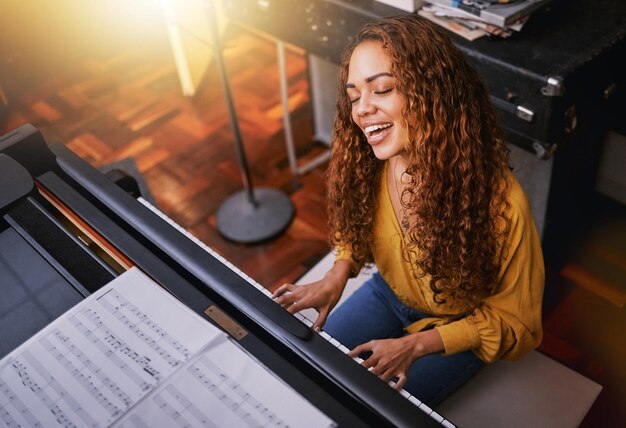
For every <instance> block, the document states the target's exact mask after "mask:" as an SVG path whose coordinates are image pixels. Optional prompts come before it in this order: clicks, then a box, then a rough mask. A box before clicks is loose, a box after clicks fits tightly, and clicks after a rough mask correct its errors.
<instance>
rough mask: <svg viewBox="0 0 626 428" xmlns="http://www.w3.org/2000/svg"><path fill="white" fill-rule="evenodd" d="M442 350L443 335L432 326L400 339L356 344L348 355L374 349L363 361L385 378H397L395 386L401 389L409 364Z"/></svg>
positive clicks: (368, 351)
mask: <svg viewBox="0 0 626 428" xmlns="http://www.w3.org/2000/svg"><path fill="white" fill-rule="evenodd" d="M443 350H444V346H443V341H442V340H441V336H440V335H439V333H438V332H437V330H435V329H432V330H427V331H422V332H419V333H414V334H409V335H407V336H403V337H400V338H398V339H381V340H371V341H369V342H367V343H364V344H362V345H359V346H357V347H356V348H354V349H353V350H352V351H350V352H349V353H348V355H349V356H350V357H352V358H354V357H358V356H359V355H361V354H366V353H371V355H370V356H369V357H368V358H367V359H366V360H364V361H363V362H362V363H361V365H362V366H363V367H365V368H366V369H370V371H371V372H372V373H373V374H375V375H376V376H378V377H379V378H380V379H381V380H383V381H384V382H389V380H390V379H392V378H397V381H396V383H395V385H394V388H395V389H397V390H400V389H402V388H403V387H404V385H405V384H406V381H407V375H408V372H409V368H410V367H411V364H413V362H414V361H415V360H417V359H418V358H420V357H422V356H424V355H428V354H433V353H435V352H442V351H443Z"/></svg>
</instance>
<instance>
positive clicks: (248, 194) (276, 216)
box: [206, 0, 294, 244]
mask: <svg viewBox="0 0 626 428" xmlns="http://www.w3.org/2000/svg"><path fill="white" fill-rule="evenodd" d="M206 6H207V15H208V17H207V18H208V21H209V27H210V33H211V39H212V43H213V50H214V52H215V63H216V65H217V68H218V72H219V76H220V83H221V86H222V91H223V92H224V98H225V100H226V106H227V108H228V116H229V119H230V128H231V131H232V133H233V141H234V144H235V152H236V155H237V161H238V163H239V169H240V171H241V178H242V182H243V190H240V191H238V192H236V193H234V194H233V195H231V196H229V197H228V198H227V199H226V200H225V201H224V202H222V204H221V206H220V207H219V209H218V211H217V230H218V231H219V233H220V234H222V236H224V237H225V238H227V239H229V240H231V241H234V242H239V243H246V244H249V243H255V242H261V241H265V240H267V239H270V238H273V237H275V236H276V235H278V234H279V233H280V232H282V231H283V230H284V229H285V228H286V227H287V226H288V225H289V223H290V222H291V219H292V218H293V215H294V208H293V205H292V204H291V201H290V200H289V198H288V197H287V196H286V195H285V194H284V193H282V192H280V191H278V190H274V189H269V188H257V189H255V188H254V187H253V186H252V181H251V179H250V171H249V168H248V161H247V159H246V154H245V151H244V147H243V144H242V138H241V131H240V130H239V121H238V119H237V114H236V112H235V106H234V102H233V98H232V93H231V91H230V85H229V82H228V76H227V74H226V65H225V64H224V58H223V56H222V45H221V43H220V36H219V32H218V29H217V17H216V15H215V9H214V7H213V2H212V0H207V1H206Z"/></svg>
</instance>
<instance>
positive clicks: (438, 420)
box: [430, 411, 444, 423]
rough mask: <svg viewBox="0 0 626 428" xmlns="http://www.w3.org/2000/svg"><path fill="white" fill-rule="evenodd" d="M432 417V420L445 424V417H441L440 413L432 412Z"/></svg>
mask: <svg viewBox="0 0 626 428" xmlns="http://www.w3.org/2000/svg"><path fill="white" fill-rule="evenodd" d="M430 417H431V418H433V419H434V420H436V421H437V422H439V423H442V422H443V420H444V417H443V416H441V415H440V414H439V413H437V412H435V411H432V412H431V413H430Z"/></svg>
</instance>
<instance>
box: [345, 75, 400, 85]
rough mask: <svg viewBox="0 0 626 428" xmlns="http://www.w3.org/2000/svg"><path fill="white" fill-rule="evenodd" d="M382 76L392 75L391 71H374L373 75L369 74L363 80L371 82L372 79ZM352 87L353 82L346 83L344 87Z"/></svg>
mask: <svg viewBox="0 0 626 428" xmlns="http://www.w3.org/2000/svg"><path fill="white" fill-rule="evenodd" d="M382 76H387V77H393V75H392V74H391V73H387V72H386V71H383V72H382V73H376V74H374V75H373V76H370V77H368V78H366V79H365V82H366V83H370V82H373V81H374V80H376V79H378V78H379V77H382ZM354 87H355V85H354V83H346V89H349V88H354Z"/></svg>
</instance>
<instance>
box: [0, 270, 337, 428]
mask: <svg viewBox="0 0 626 428" xmlns="http://www.w3.org/2000/svg"><path fill="white" fill-rule="evenodd" d="M257 381H260V382H265V384H264V385H263V384H261V388H263V391H264V393H262V394H261V393H260V391H259V387H258V386H255V385H254V382H257ZM268 385H269V388H270V389H268ZM274 394H277V395H278V396H280V397H277V399H271V398H270V399H269V400H268V398H269V396H274ZM285 403H290V404H285ZM218 404H219V406H217V405H218ZM293 405H295V406H298V407H300V410H301V411H305V412H306V413H307V414H309V415H310V417H311V418H312V421H314V423H316V425H315V426H331V425H332V421H330V420H329V419H328V418H327V417H326V415H324V414H323V413H321V412H320V411H319V410H318V409H316V408H315V407H313V406H312V405H311V404H310V403H309V402H308V401H306V400H305V399H304V398H303V397H301V396H300V395H299V394H297V393H296V392H295V391H293V390H292V389H290V388H289V387H288V386H286V385H285V384H283V383H282V381H280V380H279V379H277V378H276V377H275V376H274V375H273V374H271V373H270V372H268V371H267V370H266V369H265V368H264V367H263V366H262V365H260V364H258V363H257V362H256V361H255V360H254V359H253V358H252V357H250V356H249V355H248V354H246V353H245V352H244V351H242V350H241V349H240V348H239V347H237V346H236V345H234V344H233V343H231V341H230V340H229V339H228V336H227V335H226V334H225V333H223V332H222V331H221V330H219V329H218V328H216V327H215V326H213V325H212V324H210V323H209V322H207V321H205V320H203V319H202V318H201V317H200V316H199V315H197V314H195V313H194V312H193V311H191V310H190V309H189V308H187V307H186V306H185V305H183V304H182V303H181V302H179V301H178V300H176V299H175V298H173V297H172V296H171V295H169V294H168V293H167V292H166V291H165V290H163V289H162V288H161V287H159V286H158V285H157V284H156V283H154V282H153V281H152V280H151V279H150V278H148V277H147V276H146V275H144V274H143V273H142V272H141V271H139V270H138V269H136V268H132V269H130V270H129V271H127V272H125V273H124V274H122V275H120V276H119V277H118V278H116V279H115V280H113V281H111V283H109V284H107V285H106V286H105V287H102V289H100V290H98V292H96V293H94V294H92V295H91V296H89V297H88V298H86V299H85V300H83V301H82V302H81V303H79V304H78V305H76V306H75V307H73V308H72V309H70V310H69V311H68V312H66V313H65V314H64V315H62V316H61V317H59V318H58V319H57V320H55V321H54V322H52V323H51V324H49V325H48V326H47V327H46V328H44V329H43V330H42V331H40V332H39V333H37V334H36V335H34V336H33V337H31V339H29V340H28V341H27V342H26V343H24V344H23V345H22V346H20V347H18V348H17V349H16V350H14V351H13V352H12V353H10V354H9V355H7V356H6V357H5V358H4V359H2V361H0V426H9V427H18V426H45V427H55V426H61V427H72V426H90V427H105V426H111V425H113V424H114V423H115V422H116V421H117V422H121V423H123V424H124V425H123V426H150V427H154V426H174V425H180V426H209V427H211V426H251V424H250V422H251V421H253V423H252V425H255V426H270V425H271V426H295V424H294V423H295V422H298V423H299V422H300V420H299V419H298V420H296V419H295V418H293V417H292V416H291V415H290V412H289V411H286V412H285V411H284V410H283V409H282V407H283V406H286V407H290V406H293ZM155 409H158V412H161V413H163V415H165V416H163V417H161V416H160V417H159V418H157V419H155V418H154V416H155V415H156V413H155ZM303 409H304V410H303ZM287 410H289V409H287ZM122 417H124V418H123V419H120V418H122ZM164 417H169V418H171V420H172V421H173V422H172V423H169V421H168V422H165V421H166V419H164ZM122 421H123V422H122ZM142 421H145V422H142ZM142 423H145V425H144V424H142ZM276 423H278V424H276ZM224 424H226V425H224ZM298 425H299V424H298Z"/></svg>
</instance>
